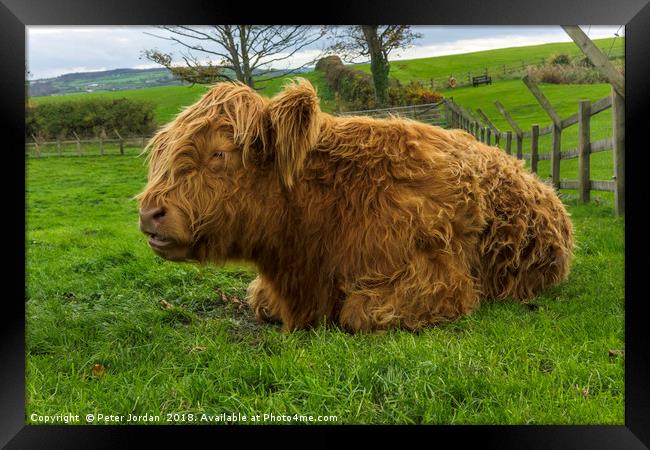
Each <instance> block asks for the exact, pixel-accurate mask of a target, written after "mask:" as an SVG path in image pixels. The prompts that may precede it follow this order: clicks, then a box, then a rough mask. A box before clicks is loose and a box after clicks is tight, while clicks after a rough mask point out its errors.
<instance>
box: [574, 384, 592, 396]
mask: <svg viewBox="0 0 650 450" xmlns="http://www.w3.org/2000/svg"><path fill="white" fill-rule="evenodd" d="M576 389H577V390H578V392H579V393H580V395H582V396H583V397H584V398H587V397H589V388H588V387H585V388H581V387H580V386H578V385H577V384H576Z"/></svg>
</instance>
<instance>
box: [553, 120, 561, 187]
mask: <svg viewBox="0 0 650 450" xmlns="http://www.w3.org/2000/svg"><path fill="white" fill-rule="evenodd" d="M561 148H562V128H560V127H559V126H557V125H553V152H552V153H551V178H552V182H553V186H554V187H555V189H559V188H560V156H561V155H560V151H561Z"/></svg>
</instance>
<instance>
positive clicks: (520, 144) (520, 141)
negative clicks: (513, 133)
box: [517, 133, 524, 159]
mask: <svg viewBox="0 0 650 450" xmlns="http://www.w3.org/2000/svg"><path fill="white" fill-rule="evenodd" d="M523 158H524V135H523V134H522V133H517V159H523Z"/></svg>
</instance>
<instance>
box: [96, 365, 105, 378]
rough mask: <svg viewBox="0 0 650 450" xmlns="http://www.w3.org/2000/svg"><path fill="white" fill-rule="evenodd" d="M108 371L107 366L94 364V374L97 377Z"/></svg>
mask: <svg viewBox="0 0 650 450" xmlns="http://www.w3.org/2000/svg"><path fill="white" fill-rule="evenodd" d="M105 373H106V367H104V365H102V364H95V365H94V366H93V375H94V376H96V377H102V376H104V374H105Z"/></svg>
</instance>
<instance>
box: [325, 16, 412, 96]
mask: <svg viewBox="0 0 650 450" xmlns="http://www.w3.org/2000/svg"><path fill="white" fill-rule="evenodd" d="M421 37H422V35H421V34H420V33H415V32H413V31H412V30H411V27H410V26H409V25H354V26H348V27H341V28H336V29H335V31H334V41H335V42H334V44H332V45H330V46H329V47H328V52H330V53H335V54H338V55H339V56H340V57H341V58H342V59H343V60H344V61H346V62H352V61H354V60H355V59H357V58H359V57H368V56H369V57H370V71H371V72H372V79H373V84H374V86H375V98H376V100H377V104H378V105H380V106H386V105H387V104H388V73H389V72H390V63H389V62H388V55H389V54H390V53H391V52H392V51H394V50H397V49H404V48H407V47H409V46H410V45H411V44H412V43H413V41H414V40H415V39H419V38H421Z"/></svg>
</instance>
